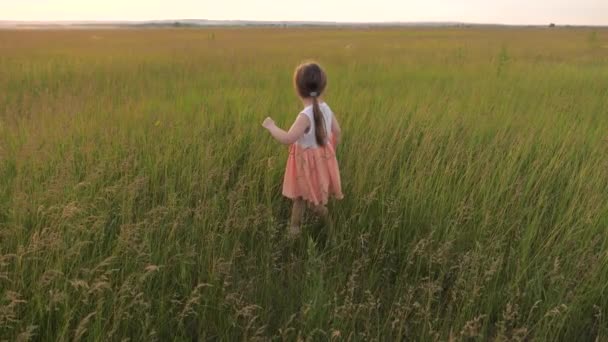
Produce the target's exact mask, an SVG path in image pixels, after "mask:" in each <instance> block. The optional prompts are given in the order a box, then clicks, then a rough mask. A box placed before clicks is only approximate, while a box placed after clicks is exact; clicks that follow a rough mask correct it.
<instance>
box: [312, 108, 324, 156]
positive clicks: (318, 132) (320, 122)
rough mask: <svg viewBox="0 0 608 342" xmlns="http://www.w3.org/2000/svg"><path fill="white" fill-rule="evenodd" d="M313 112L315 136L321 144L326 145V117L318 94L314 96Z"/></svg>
mask: <svg viewBox="0 0 608 342" xmlns="http://www.w3.org/2000/svg"><path fill="white" fill-rule="evenodd" d="M312 112H313V117H314V119H315V138H316V140H317V144H318V145H319V146H325V140H326V138H327V132H326V131H325V118H324V117H323V113H322V112H321V108H319V101H317V97H316V96H312Z"/></svg>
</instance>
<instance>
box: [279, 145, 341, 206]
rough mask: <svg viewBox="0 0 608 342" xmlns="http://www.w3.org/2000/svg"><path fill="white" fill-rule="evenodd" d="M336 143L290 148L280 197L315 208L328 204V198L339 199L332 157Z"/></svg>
mask: <svg viewBox="0 0 608 342" xmlns="http://www.w3.org/2000/svg"><path fill="white" fill-rule="evenodd" d="M335 146H336V145H335V140H334V139H333V137H332V139H331V142H330V143H329V144H326V145H325V146H323V147H316V148H303V147H302V146H300V145H298V144H292V145H291V146H290V147H289V157H288V158H287V166H286V168H285V177H284V178H283V195H284V196H285V197H287V198H291V199H296V198H302V199H304V200H306V201H308V202H310V203H312V204H314V205H320V204H323V205H325V204H327V202H328V199H329V197H330V196H333V197H335V198H337V199H342V198H343V197H344V195H343V194H342V186H341V184H340V168H339V167H338V160H337V159H336V153H335Z"/></svg>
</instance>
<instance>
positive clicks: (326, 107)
mask: <svg viewBox="0 0 608 342" xmlns="http://www.w3.org/2000/svg"><path fill="white" fill-rule="evenodd" d="M319 108H321V111H323V112H328V113H332V111H331V108H330V107H329V105H328V104H327V102H325V101H323V102H319ZM300 113H301V114H302V113H303V114H306V115H312V114H313V110H312V105H308V106H306V107H304V108H303V109H302V110H301V111H300Z"/></svg>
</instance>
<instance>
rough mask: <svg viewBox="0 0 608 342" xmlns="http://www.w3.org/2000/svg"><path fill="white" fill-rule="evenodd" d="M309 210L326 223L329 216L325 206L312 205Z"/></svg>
mask: <svg viewBox="0 0 608 342" xmlns="http://www.w3.org/2000/svg"><path fill="white" fill-rule="evenodd" d="M311 209H312V211H313V212H314V213H315V214H317V216H319V217H320V218H321V219H323V220H324V221H327V217H328V216H329V210H328V209H327V207H326V206H325V205H323V204H319V205H313V206H312V208H311Z"/></svg>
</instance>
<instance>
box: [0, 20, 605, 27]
mask: <svg viewBox="0 0 608 342" xmlns="http://www.w3.org/2000/svg"><path fill="white" fill-rule="evenodd" d="M154 22H167V23H169V22H174V23H175V22H177V23H179V22H210V23H217V24H220V23H222V22H234V23H238V22H243V23H253V24H255V23H259V24H268V23H281V24H288V23H309V24H338V25H340V24H342V25H366V24H368V25H390V24H393V25H395V24H396V25H407V24H443V25H446V24H447V25H490V26H550V25H555V26H575V27H608V24H568V23H563V24H560V23H557V22H549V23H542V24H538V23H535V24H506V23H499V22H495V23H492V22H485V23H483V22H466V21H449V20H445V21H439V20H430V21H400V20H397V21H395V20H391V21H388V20H385V21H375V20H371V21H341V20H336V21H330V20H259V19H194V18H181V19H177V18H167V19H42V20H35V19H17V20H15V19H0V23H15V24H20V23H25V24H27V23H39V24H46V23H48V24H53V23H57V24H61V23H66V24H67V23H98V24H104V23H107V24H112V23H154ZM218 26H223V25H218Z"/></svg>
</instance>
